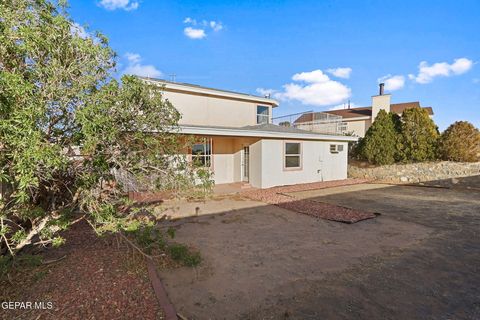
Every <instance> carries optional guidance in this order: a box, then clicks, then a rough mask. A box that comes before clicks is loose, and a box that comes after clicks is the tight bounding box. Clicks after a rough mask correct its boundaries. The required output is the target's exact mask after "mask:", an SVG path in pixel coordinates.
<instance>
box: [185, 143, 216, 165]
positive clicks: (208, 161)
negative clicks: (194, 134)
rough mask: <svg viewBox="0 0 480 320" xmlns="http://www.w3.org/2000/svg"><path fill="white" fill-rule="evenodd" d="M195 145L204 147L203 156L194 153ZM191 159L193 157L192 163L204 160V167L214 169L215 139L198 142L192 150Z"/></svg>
mask: <svg viewBox="0 0 480 320" xmlns="http://www.w3.org/2000/svg"><path fill="white" fill-rule="evenodd" d="M195 145H202V148H203V154H194V153H193V149H194V146H195ZM207 146H208V148H207ZM190 157H191V161H192V163H193V162H194V161H195V159H203V161H201V163H203V167H205V168H212V167H213V139H212V138H201V139H199V140H198V141H196V142H195V143H194V144H193V146H192V148H191V151H190Z"/></svg>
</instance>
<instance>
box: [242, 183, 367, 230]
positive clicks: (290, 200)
mask: <svg viewBox="0 0 480 320" xmlns="http://www.w3.org/2000/svg"><path fill="white" fill-rule="evenodd" d="M364 182H366V180H363V179H347V180H340V181H326V182H315V183H306V184H297V185H292V186H282V187H273V188H269V189H256V190H249V191H245V192H242V195H244V196H246V197H248V198H250V199H253V200H257V201H262V202H266V203H268V204H274V205H277V206H279V207H282V208H284V209H288V210H291V211H295V212H298V213H303V214H307V215H309V216H313V217H316V218H322V219H327V220H333V221H339V222H346V223H355V222H358V221H362V220H366V219H372V218H375V214H374V213H373V212H367V211H363V210H357V209H352V208H348V207H343V206H338V205H333V204H329V203H323V202H320V201H310V200H308V199H297V198H296V197H295V196H292V195H291V194H287V193H291V192H299V191H309V190H319V189H325V188H333V187H339V186H348V185H353V184H359V183H364Z"/></svg>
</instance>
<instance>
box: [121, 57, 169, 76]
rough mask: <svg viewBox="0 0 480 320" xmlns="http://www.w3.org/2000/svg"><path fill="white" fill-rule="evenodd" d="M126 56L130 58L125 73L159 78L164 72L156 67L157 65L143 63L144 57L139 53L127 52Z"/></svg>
mask: <svg viewBox="0 0 480 320" xmlns="http://www.w3.org/2000/svg"><path fill="white" fill-rule="evenodd" d="M125 57H126V58H127V60H128V65H127V68H125V70H124V71H123V73H125V74H131V75H137V76H142V77H149V78H159V77H161V76H162V72H161V71H160V70H158V69H157V68H155V66H153V65H145V64H142V63H141V62H142V57H141V56H140V55H139V54H138V53H127V54H125Z"/></svg>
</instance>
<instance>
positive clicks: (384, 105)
mask: <svg viewBox="0 0 480 320" xmlns="http://www.w3.org/2000/svg"><path fill="white" fill-rule="evenodd" d="M391 98H392V95H390V94H383V95H381V96H373V97H372V121H375V118H376V117H377V114H378V112H379V111H380V110H382V109H383V110H385V111H387V113H388V112H390V100H391Z"/></svg>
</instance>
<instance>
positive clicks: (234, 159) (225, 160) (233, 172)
mask: <svg viewBox="0 0 480 320" xmlns="http://www.w3.org/2000/svg"><path fill="white" fill-rule="evenodd" d="M258 140H259V139H258V138H243V137H238V138H236V137H213V141H212V144H213V146H212V149H213V154H212V158H213V159H212V160H213V162H212V169H213V179H214V180H215V183H216V184H222V183H232V182H239V181H242V177H243V168H242V166H241V164H242V157H243V147H244V146H249V145H252V144H254V143H255V142H256V141H258ZM250 153H251V150H250ZM250 159H251V157H250ZM250 162H251V161H250ZM250 176H251V175H250Z"/></svg>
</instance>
